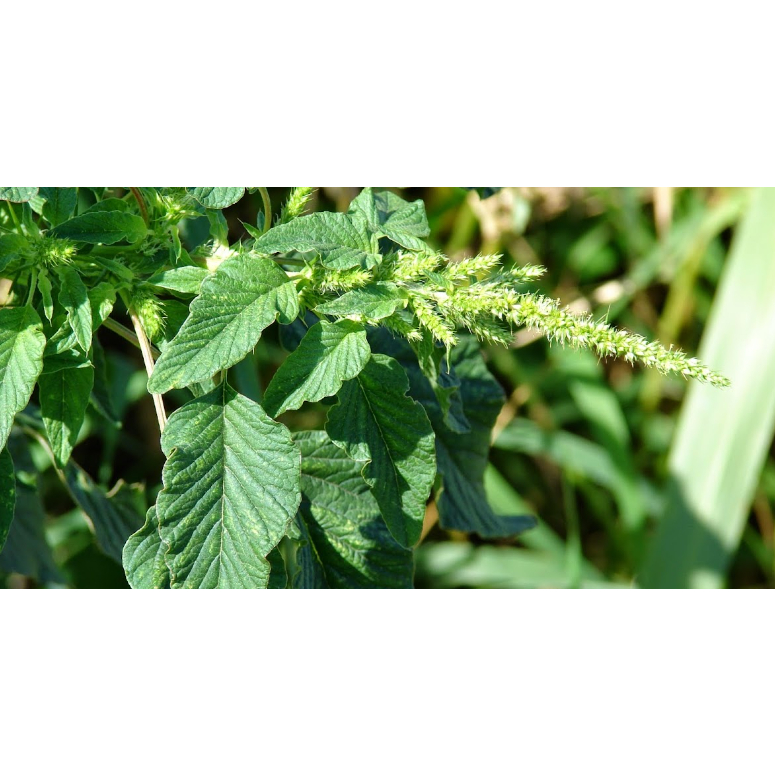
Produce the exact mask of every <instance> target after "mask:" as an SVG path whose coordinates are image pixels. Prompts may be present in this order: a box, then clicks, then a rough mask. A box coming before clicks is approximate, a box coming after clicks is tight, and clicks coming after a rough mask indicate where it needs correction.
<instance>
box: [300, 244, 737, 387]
mask: <svg viewBox="0 0 775 775" xmlns="http://www.w3.org/2000/svg"><path fill="white" fill-rule="evenodd" d="M316 269H317V271H312V272H311V277H310V280H311V286H312V288H311V289H310V290H312V289H314V291H313V293H315V292H316V293H319V294H330V293H331V292H337V291H346V290H349V289H350V288H352V287H356V286H362V285H365V284H366V283H367V282H368V281H369V273H367V272H364V271H363V270H358V271H356V272H353V276H352V277H348V278H347V280H351V281H352V282H350V283H348V282H346V281H345V278H344V277H339V276H338V275H339V274H342V273H335V274H337V276H336V277H334V276H330V274H329V276H328V278H327V279H324V276H323V274H318V272H319V267H316ZM545 271H546V270H545V269H544V268H543V267H541V266H531V265H528V266H521V267H511V268H508V267H504V266H503V264H502V256H500V255H484V256H482V255H480V256H475V257H472V258H465V259H463V260H462V261H451V260H449V259H447V258H446V257H445V256H443V255H441V254H440V253H437V252H434V251H431V250H425V251H408V250H407V251H399V252H396V253H392V254H390V255H387V256H385V257H384V260H383V261H382V263H381V264H380V265H379V266H378V267H376V268H375V270H373V275H371V276H372V277H373V280H376V281H381V282H388V283H393V284H394V285H395V286H397V287H398V288H400V289H402V290H403V292H404V293H405V295H406V297H407V308H406V309H405V310H399V311H397V312H396V313H394V314H393V315H391V316H389V317H387V318H384V319H382V320H380V321H369V320H365V321H364V322H373V323H374V324H377V323H381V324H382V325H385V326H387V327H388V328H390V329H391V330H393V331H394V332H395V333H397V334H399V335H401V336H403V337H405V338H407V339H409V340H410V341H411V340H417V339H419V338H420V337H421V335H422V332H423V330H425V331H427V332H429V333H430V334H431V335H432V336H433V338H434V339H435V340H437V341H439V342H441V343H442V344H443V345H444V346H445V347H446V348H447V349H450V348H451V347H453V346H454V345H455V344H456V343H457V341H458V335H457V331H458V330H460V329H464V330H467V331H469V332H470V333H472V334H473V335H474V336H476V337H477V338H478V339H480V340H482V341H485V342H489V343H493V344H500V345H503V346H509V345H510V344H511V343H512V341H513V335H514V329H515V328H519V327H523V326H524V327H527V328H531V329H535V330H537V331H539V332H540V333H541V334H543V335H544V336H545V337H546V338H547V339H549V340H550V341H557V342H560V343H561V344H563V345H565V344H569V345H571V346H572V347H586V348H589V349H591V350H593V351H594V352H595V353H597V354H598V355H599V356H601V357H608V356H615V357H620V358H624V359H625V360H626V361H627V362H629V363H634V362H636V361H638V362H640V363H642V364H643V365H645V366H648V367H650V368H655V369H657V370H658V371H660V372H662V373H663V374H668V373H676V374H680V375H681V376H683V377H686V378H693V379H697V380H699V381H701V382H707V383H710V384H712V385H715V386H719V387H724V386H727V385H729V380H728V379H726V377H723V376H721V375H720V374H717V373H716V372H714V371H711V370H710V369H709V368H707V367H706V366H704V365H703V364H701V363H700V362H699V361H698V360H697V359H696V358H690V357H689V356H687V355H686V354H685V353H684V352H682V351H681V350H678V349H674V348H672V347H670V348H666V347H664V346H662V345H661V344H659V343H657V342H649V341H648V340H646V339H645V338H644V337H642V336H640V335H638V334H634V333H630V332H627V331H622V330H619V329H616V328H613V327H611V326H610V325H608V324H607V323H605V322H602V321H595V320H593V318H592V317H591V316H580V315H575V314H573V313H571V312H570V311H568V310H567V309H563V308H562V307H561V306H560V304H559V302H558V301H557V300H555V299H550V298H547V297H546V296H543V295H541V294H539V293H536V292H528V291H526V290H525V288H524V286H525V284H526V283H528V282H530V281H532V280H535V279H537V278H539V277H541V275H543V274H544V272H545ZM308 276H309V275H308ZM308 293H309V291H308ZM311 306H314V304H313V305H311Z"/></svg>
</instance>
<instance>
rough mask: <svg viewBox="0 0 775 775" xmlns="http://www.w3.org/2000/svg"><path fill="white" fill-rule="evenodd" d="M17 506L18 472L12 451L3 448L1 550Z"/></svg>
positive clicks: (0, 463) (0, 455)
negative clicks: (15, 468)
mask: <svg viewBox="0 0 775 775" xmlns="http://www.w3.org/2000/svg"><path fill="white" fill-rule="evenodd" d="M15 508H16V474H15V473H14V470H13V460H12V459H11V453H10V452H9V451H8V450H7V449H6V448H3V449H2V450H0V552H2V551H3V547H4V546H5V539H6V538H8V531H9V530H10V529H11V523H12V522H13V513H14V509H15Z"/></svg>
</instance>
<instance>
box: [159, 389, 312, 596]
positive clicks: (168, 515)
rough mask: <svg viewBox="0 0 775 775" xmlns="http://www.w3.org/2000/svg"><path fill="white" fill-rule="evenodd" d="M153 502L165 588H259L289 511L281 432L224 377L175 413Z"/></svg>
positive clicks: (295, 474)
mask: <svg viewBox="0 0 775 775" xmlns="http://www.w3.org/2000/svg"><path fill="white" fill-rule="evenodd" d="M162 448H163V450H164V454H165V455H167V462H166V464H165V466H164V470H163V473H162V479H163V482H164V489H163V490H162V491H161V492H160V493H159V497H158V499H157V501H156V506H157V513H158V517H159V524H160V532H161V539H162V541H163V542H164V543H166V544H168V545H169V550H168V552H167V554H166V557H165V559H166V562H167V566H168V567H169V569H170V573H171V584H172V586H173V587H200V588H201V587H208V588H215V587H222V588H235V587H236V588H253V587H266V586H267V583H268V582H269V573H270V563H269V562H268V561H267V560H266V557H267V555H268V554H269V552H270V551H271V550H272V549H273V548H274V547H275V546H277V544H278V543H279V541H280V539H281V538H282V537H283V535H284V534H285V532H286V529H287V527H288V524H289V523H290V521H291V520H292V519H293V517H294V515H295V514H296V511H297V509H298V505H299V500H300V491H299V476H300V455H299V451H298V449H297V448H296V446H295V445H294V444H293V441H292V439H291V435H290V432H289V431H288V429H287V428H286V427H285V426H284V425H280V424H279V423H276V422H274V421H273V420H271V419H270V418H269V417H268V416H267V415H266V413H265V412H264V410H263V409H262V408H261V407H260V406H259V405H258V404H256V403H254V402H253V401H250V400H249V399H247V398H245V397H244V396H241V395H239V394H238V393H237V392H236V391H234V390H233V389H232V388H231V387H229V386H228V385H227V384H225V383H221V385H219V386H218V387H217V388H216V389H215V390H213V391H212V392H211V393H208V394H207V395H205V396H202V397H201V398H197V399H194V400H193V401H190V402H189V403H187V404H186V405H185V406H183V407H181V408H180V409H178V410H177V411H176V412H174V413H173V414H172V415H171V416H170V418H169V423H168V425H167V427H166V428H165V429H164V433H163V434H162Z"/></svg>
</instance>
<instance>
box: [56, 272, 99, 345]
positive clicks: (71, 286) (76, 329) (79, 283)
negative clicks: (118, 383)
mask: <svg viewBox="0 0 775 775" xmlns="http://www.w3.org/2000/svg"><path fill="white" fill-rule="evenodd" d="M57 275H58V276H59V281H60V283H61V285H60V288H59V296H58V297H57V298H58V299H59V303H60V304H61V305H62V306H63V307H64V308H65V310H67V319H68V321H69V322H70V327H71V328H72V329H73V333H74V334H75V338H76V340H77V342H78V344H79V345H80V346H81V348H82V349H83V351H84V352H89V348H90V347H91V337H92V311H91V303H90V301H89V294H88V292H87V290H86V286H85V285H84V284H83V280H81V276H80V275H79V274H78V272H76V271H75V269H73V268H72V267H71V266H60V267H58V268H57Z"/></svg>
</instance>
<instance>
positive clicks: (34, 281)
mask: <svg viewBox="0 0 775 775" xmlns="http://www.w3.org/2000/svg"><path fill="white" fill-rule="evenodd" d="M37 287H38V273H37V272H35V271H33V272H32V275H31V277H30V292H29V293H28V294H27V303H26V306H28V307H31V306H32V297H33V296H34V295H35V289H36V288H37Z"/></svg>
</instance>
